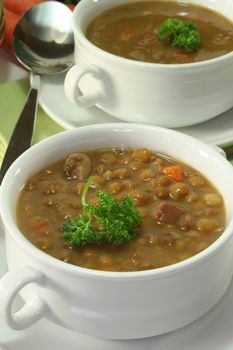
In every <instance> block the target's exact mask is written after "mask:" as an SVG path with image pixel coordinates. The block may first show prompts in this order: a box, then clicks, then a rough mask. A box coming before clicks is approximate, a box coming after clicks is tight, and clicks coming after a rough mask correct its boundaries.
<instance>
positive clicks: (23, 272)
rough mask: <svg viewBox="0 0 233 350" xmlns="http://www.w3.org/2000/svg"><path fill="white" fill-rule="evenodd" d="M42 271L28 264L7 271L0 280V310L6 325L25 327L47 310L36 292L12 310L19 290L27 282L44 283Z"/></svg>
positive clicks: (13, 327)
mask: <svg viewBox="0 0 233 350" xmlns="http://www.w3.org/2000/svg"><path fill="white" fill-rule="evenodd" d="M45 280H46V277H45V275H44V274H43V273H42V272H39V271H37V270H35V269H34V268H32V267H30V266H25V267H22V268H20V269H16V270H12V271H9V272H7V273H6V274H5V275H4V276H3V277H2V278H1V280H0V310H1V313H2V314H3V316H4V318H5V321H6V322H7V324H8V326H9V327H10V328H12V329H16V330H21V329H25V328H27V327H29V326H31V325H33V324H34V323H36V322H37V321H39V319H41V318H42V317H43V316H44V315H45V314H46V313H47V311H48V307H47V304H46V302H45V301H44V300H42V299H40V298H39V297H38V296H37V295H36V294H35V295H34V296H32V297H31V298H30V299H29V300H27V301H26V302H25V304H24V305H23V307H22V308H21V309H20V310H19V311H17V312H15V313H14V312H13V310H12V309H13V304H14V301H15V298H16V297H17V295H18V293H19V292H20V290H21V289H22V288H23V287H25V286H26V285H27V284H29V283H33V282H36V283H38V284H39V285H44V284H45Z"/></svg>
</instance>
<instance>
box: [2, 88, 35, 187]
mask: <svg viewBox="0 0 233 350" xmlns="http://www.w3.org/2000/svg"><path fill="white" fill-rule="evenodd" d="M37 96H38V89H37V88H34V87H32V88H31V90H30V92H29V94H28V98H27V101H26V103H25V105H24V107H23V110H22V112H21V114H20V117H19V119H18V121H17V123H16V126H15V128H14V131H13V134H12V136H11V139H10V141H9V144H8V147H7V150H6V153H5V156H4V159H3V162H2V166H1V170H0V184H1V183H2V180H3V177H4V175H5V173H6V172H7V170H8V168H9V167H10V165H11V164H12V163H13V162H14V161H15V160H16V158H18V157H19V156H20V155H21V154H22V153H23V152H24V151H26V150H27V149H28V148H29V147H30V146H31V141H32V135H33V129H34V121H35V115H36V110H37Z"/></svg>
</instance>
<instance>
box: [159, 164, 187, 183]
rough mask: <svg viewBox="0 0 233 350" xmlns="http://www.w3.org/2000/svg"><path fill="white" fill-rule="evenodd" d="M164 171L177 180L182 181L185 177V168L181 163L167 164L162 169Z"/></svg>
mask: <svg viewBox="0 0 233 350" xmlns="http://www.w3.org/2000/svg"><path fill="white" fill-rule="evenodd" d="M162 172H163V173H164V174H165V175H167V176H170V177H171V178H172V179H173V180H175V181H181V180H182V179H183V169H182V167H181V166H180V165H171V166H166V167H164V168H163V169H162Z"/></svg>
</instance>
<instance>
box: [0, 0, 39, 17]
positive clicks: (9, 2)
mask: <svg viewBox="0 0 233 350" xmlns="http://www.w3.org/2000/svg"><path fill="white" fill-rule="evenodd" d="M44 1H46V0H4V5H5V8H6V9H7V10H9V11H12V12H15V13H17V14H18V15H20V16H21V15H22V14H23V13H24V12H26V11H27V10H29V9H30V8H31V7H32V6H34V5H37V4H39V3H41V2H44Z"/></svg>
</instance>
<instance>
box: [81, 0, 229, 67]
mask: <svg viewBox="0 0 233 350" xmlns="http://www.w3.org/2000/svg"><path fill="white" fill-rule="evenodd" d="M168 18H177V19H181V20H183V21H187V22H192V23H193V24H195V25H196V26H197V29H198V31H199V32H200V35H201V47H200V48H199V49H198V50H197V51H195V52H192V53H190V52H186V51H184V50H182V49H179V48H175V47H170V46H169V45H168V44H167V43H165V42H164V41H162V40H160V39H159V36H158V34H156V33H154V30H157V29H158V28H159V26H160V24H161V23H162V22H164V21H165V20H166V19H168ZM86 37H87V38H88V39H89V40H90V41H91V42H92V43H93V44H95V45H96V46H98V47H99V48H101V49H103V50H105V51H107V52H110V53H112V54H114V55H117V56H121V57H124V58H128V59H131V60H136V61H143V62H154V63H168V64H179V63H191V62H198V61H204V60H209V59H212V58H215V57H219V56H222V55H225V54H226V53H228V52H231V51H232V50H233V23H232V22H231V21H230V20H229V19H227V18H226V17H224V16H222V15H221V14H219V13H217V12H215V11H212V10H210V9H208V8H205V7H202V6H198V5H194V4H191V3H185V2H177V1H144V2H136V3H131V4H125V5H120V6H116V7H113V8H111V9H110V10H107V11H105V12H103V13H101V14H99V15H98V16H97V17H96V18H95V19H94V20H93V21H92V22H91V23H90V24H89V26H88V28H87V31H86Z"/></svg>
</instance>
